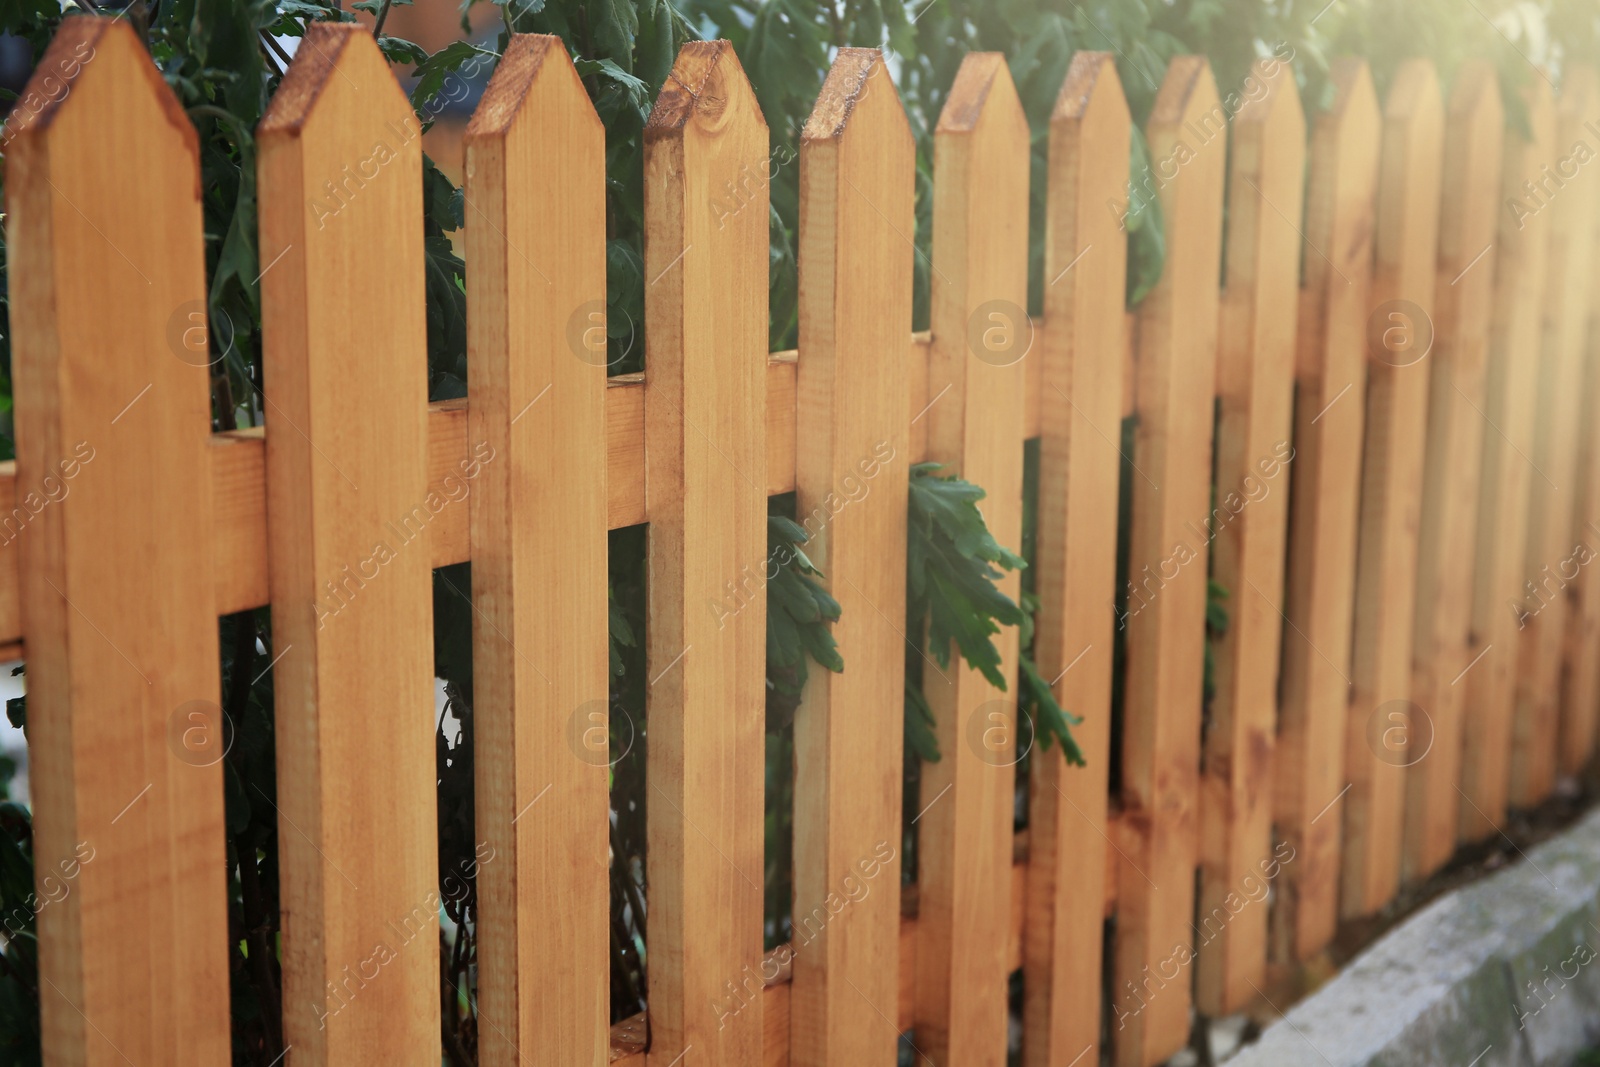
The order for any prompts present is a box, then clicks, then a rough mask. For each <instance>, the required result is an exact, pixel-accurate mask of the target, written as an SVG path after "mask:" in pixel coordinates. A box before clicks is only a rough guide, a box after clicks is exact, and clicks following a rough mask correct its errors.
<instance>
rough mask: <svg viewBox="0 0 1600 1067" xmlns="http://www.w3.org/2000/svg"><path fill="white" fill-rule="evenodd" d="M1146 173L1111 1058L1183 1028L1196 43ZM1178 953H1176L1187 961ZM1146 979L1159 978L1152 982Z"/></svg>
mask: <svg viewBox="0 0 1600 1067" xmlns="http://www.w3.org/2000/svg"><path fill="white" fill-rule="evenodd" d="M1146 137H1147V139H1148V141H1149V143H1150V158H1151V159H1152V160H1154V161H1155V167H1156V172H1157V173H1158V174H1160V175H1161V176H1162V177H1163V178H1166V179H1167V180H1166V181H1165V183H1164V184H1161V185H1160V195H1161V208H1162V215H1163V225H1164V228H1165V232H1166V239H1167V260H1166V264H1165V266H1164V267H1163V268H1162V272H1161V280H1160V282H1159V283H1157V285H1156V287H1155V288H1154V289H1152V290H1151V291H1150V295H1149V296H1148V297H1146V298H1145V302H1144V304H1143V305H1142V306H1141V307H1140V311H1139V359H1138V371H1137V373H1138V393H1139V402H1138V404H1139V406H1138V414H1137V418H1138V429H1137V431H1136V434H1135V437H1134V451H1133V456H1132V462H1133V463H1134V465H1135V466H1136V467H1137V469H1138V471H1139V472H1140V475H1139V476H1138V477H1135V478H1134V479H1133V520H1132V527H1133V528H1132V533H1131V534H1130V543H1131V547H1130V549H1129V552H1130V555H1129V586H1130V593H1129V597H1130V599H1129V610H1128V612H1127V614H1126V615H1125V616H1124V617H1123V618H1122V619H1121V620H1120V623H1121V624H1122V625H1125V626H1126V627H1127V634H1128V636H1127V649H1128V654H1127V677H1126V679H1125V683H1124V684H1125V688H1124V693H1125V694H1126V697H1125V704H1124V711H1123V717H1124V728H1123V729H1124V733H1123V751H1122V767H1123V770H1122V781H1123V812H1124V819H1125V828H1126V829H1128V830H1129V831H1130V833H1129V840H1130V843H1131V851H1130V852H1129V853H1128V856H1127V859H1125V860H1124V861H1123V863H1122V864H1121V871H1120V873H1119V877H1118V881H1119V883H1120V896H1119V899H1118V906H1117V947H1116V961H1115V964H1114V968H1113V977H1112V988H1113V989H1114V990H1116V991H1117V993H1116V995H1115V997H1114V998H1113V1000H1112V1013H1113V1017H1114V1019H1115V1020H1116V1022H1117V1039H1116V1049H1115V1057H1114V1062H1115V1063H1117V1064H1118V1065H1120V1067H1150V1065H1152V1064H1156V1063H1160V1062H1161V1061H1162V1060H1165V1059H1166V1058H1167V1057H1168V1056H1170V1055H1172V1054H1173V1053H1174V1052H1176V1051H1177V1050H1178V1049H1180V1048H1182V1047H1183V1046H1184V1044H1185V1043H1186V1042H1187V1040H1188V1035H1189V1007H1190V984H1191V981H1192V974H1191V973H1190V972H1188V971H1187V969H1186V968H1185V969H1184V973H1183V974H1182V975H1180V976H1179V977H1178V978H1177V979H1176V980H1171V979H1169V977H1168V975H1167V971H1168V970H1170V969H1171V967H1172V965H1173V955H1174V953H1180V954H1189V953H1191V945H1192V941H1191V936H1190V935H1191V934H1192V933H1193V927H1192V925H1191V923H1190V920H1191V918H1192V917H1193V913H1194V895H1195V876H1194V869H1195V866H1196V862H1197V850H1198V843H1199V830H1200V812H1199V806H1200V805H1199V788H1200V782H1199V766H1200V699H1201V686H1202V674H1203V665H1204V651H1205V646H1204V635H1205V610H1206V560H1207V555H1208V551H1209V546H1208V545H1207V543H1206V539H1205V536H1204V534H1200V535H1199V536H1197V535H1196V533H1195V530H1194V528H1193V527H1192V526H1191V524H1192V523H1194V522H1195V521H1196V519H1203V518H1204V516H1206V515H1207V514H1208V513H1209V512H1210V510H1211V503H1210V498H1211V492H1210V490H1211V443H1212V442H1211V435H1212V423H1213V402H1212V398H1213V396H1214V395H1215V390H1216V363H1217V314H1218V311H1217V308H1218V299H1219V298H1218V291H1217V275H1218V272H1219V269H1220V266H1221V260H1222V195H1223V170H1224V164H1225V163H1226V160H1227V151H1228V141H1227V120H1226V116H1225V115H1224V113H1223V111H1222V107H1221V104H1220V103H1219V102H1218V99H1217V87H1216V82H1215V81H1214V80H1213V79H1212V76H1211V67H1210V65H1209V64H1208V63H1207V62H1206V60H1205V58H1204V57H1203V56H1178V57H1176V58H1174V59H1173V60H1172V62H1171V63H1170V64H1169V65H1168V67H1167V73H1166V76H1165V77H1164V78H1163V79H1162V82H1161V89H1160V91H1159V92H1158V93H1157V95H1156V103H1155V107H1154V108H1153V109H1152V111H1151V113H1150V120H1149V122H1148V124H1147V126H1146ZM1187 962H1188V959H1187V957H1186V958H1185V959H1184V963H1187ZM1151 983H1158V984H1159V988H1152V986H1151Z"/></svg>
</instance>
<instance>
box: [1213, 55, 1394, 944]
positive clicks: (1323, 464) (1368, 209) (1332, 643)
mask: <svg viewBox="0 0 1600 1067" xmlns="http://www.w3.org/2000/svg"><path fill="white" fill-rule="evenodd" d="M1329 79H1330V81H1331V83H1332V84H1333V87H1334V99H1333V104H1332V106H1331V107H1330V108H1329V109H1328V110H1327V111H1324V112H1322V113H1321V114H1319V115H1318V116H1317V118H1316V121H1315V124H1314V126H1313V128H1312V134H1311V153H1310V180H1309V182H1308V185H1307V189H1306V222H1305V240H1306V251H1305V253H1304V260H1303V262H1304V270H1305V281H1304V284H1303V287H1302V289H1301V294H1300V326H1299V340H1298V342H1297V348H1296V352H1297V354H1296V364H1297V365H1296V372H1295V379H1296V380H1295V428H1294V441H1293V445H1294V450H1295V459H1294V494H1293V495H1294V499H1293V500H1292V501H1290V514H1289V559H1288V570H1287V577H1286V586H1287V588H1286V590H1285V599H1284V607H1283V613H1284V618H1285V621H1286V625H1287V629H1286V630H1285V631H1284V640H1283V667H1282V670H1283V682H1282V688H1281V700H1282V705H1281V707H1280V711H1279V721H1278V751H1277V758H1276V761H1275V764H1276V765H1275V775H1274V780H1275V786H1276V788H1275V792H1276V794H1277V799H1276V806H1277V822H1278V834H1279V836H1280V837H1281V838H1282V839H1283V841H1284V842H1285V843H1287V845H1288V847H1289V848H1291V849H1293V850H1294V857H1295V858H1294V862H1293V863H1291V864H1289V865H1288V869H1287V872H1286V873H1287V874H1288V878H1287V879H1285V880H1284V881H1283V882H1280V883H1279V888H1280V889H1282V890H1283V892H1282V893H1281V895H1280V897H1279V900H1278V909H1277V912H1276V914H1277V922H1278V924H1279V926H1278V931H1277V933H1276V934H1275V935H1274V941H1275V942H1276V944H1277V945H1278V946H1280V948H1279V952H1280V953H1281V955H1284V956H1291V957H1293V958H1295V959H1305V958H1307V957H1309V956H1311V955H1312V954H1314V953H1316V952H1318V951H1319V950H1321V949H1322V948H1323V947H1324V946H1326V945H1327V944H1328V942H1329V941H1330V940H1331V939H1332V938H1333V933H1334V929H1335V927H1336V926H1337V924H1338V919H1339V912H1338V872H1339V851H1340V849H1339V846H1340V823H1341V821H1342V817H1343V812H1342V810H1341V809H1340V807H1339V804H1340V800H1341V798H1342V796H1343V794H1344V788H1345V768H1344V739H1345V723H1346V717H1347V714H1348V707H1349V701H1350V626H1351V609H1352V606H1353V604H1354V589H1355V563H1356V512H1357V492H1358V489H1359V487H1360V477H1361V434H1362V422H1363V419H1364V416H1365V404H1364V403H1363V398H1364V396H1365V393H1366V359H1367V356H1366V337H1365V331H1366V320H1367V315H1368V312H1369V310H1370V309H1369V306H1368V303H1367V294H1368V289H1369V286H1370V284H1371V278H1372V229H1373V196H1374V192H1375V189H1376V185H1377V175H1378V137H1379V125H1378V123H1379V119H1378V103H1377V97H1376V95H1375V94H1374V92H1373V89H1372V76H1371V74H1370V73H1369V72H1368V70H1367V66H1366V64H1365V63H1364V62H1362V61H1360V60H1354V59H1341V60H1336V61H1335V62H1334V63H1333V65H1332V67H1331V69H1330V70H1329ZM1248 592H1249V594H1250V595H1252V596H1258V595H1260V594H1258V593H1256V592H1255V590H1249V591H1248ZM1241 595H1242V594H1241Z"/></svg>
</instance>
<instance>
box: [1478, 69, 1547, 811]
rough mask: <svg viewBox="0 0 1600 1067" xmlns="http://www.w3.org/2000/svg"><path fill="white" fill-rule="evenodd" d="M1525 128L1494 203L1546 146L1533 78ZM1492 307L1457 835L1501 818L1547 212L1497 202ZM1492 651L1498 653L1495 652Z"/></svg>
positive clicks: (1517, 186)
mask: <svg viewBox="0 0 1600 1067" xmlns="http://www.w3.org/2000/svg"><path fill="white" fill-rule="evenodd" d="M1523 101H1524V104H1525V106H1526V108H1527V113H1528V131H1529V132H1528V133H1527V134H1523V133H1521V132H1519V131H1518V129H1517V127H1516V126H1515V125H1512V126H1511V127H1509V128H1508V130H1507V131H1506V138H1505V142H1504V149H1503V153H1502V157H1501V168H1500V189H1499V202H1500V203H1502V204H1505V203H1506V202H1508V201H1509V200H1511V199H1512V198H1515V197H1517V196H1519V195H1521V191H1520V190H1521V185H1522V183H1523V181H1524V180H1525V179H1526V178H1527V176H1529V175H1532V174H1537V173H1538V172H1539V168H1540V167H1541V166H1543V165H1544V164H1545V163H1546V162H1547V161H1548V160H1549V159H1550V158H1551V156H1550V153H1551V152H1552V151H1553V150H1554V147H1555V143H1556V140H1555V137H1556V131H1555V104H1554V101H1553V100H1552V98H1551V94H1550V87H1549V85H1548V84H1547V83H1546V82H1545V81H1544V80H1543V79H1542V78H1535V79H1533V80H1532V81H1531V82H1530V83H1529V85H1528V87H1527V88H1526V89H1524V90H1523ZM1496 217H1497V219H1498V220H1499V232H1498V234H1497V236H1496V238H1495V257H1496V258H1495V280H1494V312H1493V315H1492V317H1491V320H1490V332H1489V358H1488V369H1487V372H1486V377H1485V382H1484V409H1483V414H1484V418H1485V420H1486V421H1487V422H1488V423H1489V425H1490V426H1491V427H1494V428H1495V429H1496V431H1497V432H1495V433H1485V434H1484V437H1483V472H1482V475H1481V479H1480V483H1479V487H1478V492H1479V498H1478V537H1477V551H1476V553H1475V556H1476V563H1475V568H1474V580H1473V592H1472V634H1473V644H1472V647H1471V649H1469V651H1470V652H1471V654H1472V656H1473V658H1474V659H1476V658H1478V657H1482V662H1481V663H1480V664H1479V665H1478V666H1477V667H1474V668H1473V669H1472V671H1470V672H1469V673H1468V674H1467V677H1466V678H1465V679H1463V683H1462V684H1464V685H1465V686H1466V687H1467V692H1466V706H1465V708H1464V710H1463V720H1464V733H1463V737H1462V750H1461V755H1462V759H1461V798H1460V799H1461V812H1460V814H1461V819H1460V834H1461V838H1462V839H1463V840H1465V841H1476V840H1479V839H1481V838H1483V837H1485V836H1487V835H1488V834H1491V833H1493V832H1494V830H1495V829H1496V828H1497V827H1499V826H1500V825H1501V824H1502V823H1503V822H1504V821H1505V815H1506V805H1507V803H1508V800H1509V792H1510V773H1511V746H1512V733H1513V723H1514V720H1515V710H1516V708H1515V704H1516V685H1517V680H1516V676H1517V666H1518V648H1519V642H1520V638H1521V635H1520V633H1519V627H1518V625H1517V616H1516V614H1515V613H1514V612H1512V611H1511V610H1509V609H1508V602H1509V601H1510V600H1511V598H1512V597H1514V596H1515V595H1516V593H1517V592H1518V591H1520V589H1521V583H1522V581H1523V569H1524V562H1525V555H1526V550H1527V544H1528V503H1529V500H1530V493H1531V492H1532V483H1533V480H1534V479H1536V478H1537V477H1538V475H1537V474H1536V473H1535V471H1534V469H1533V467H1532V464H1531V461H1530V458H1529V457H1531V456H1532V455H1533V435H1534V419H1535V414H1534V404H1535V401H1536V399H1537V395H1538V379H1539V366H1540V359H1539V330H1540V322H1541V308H1542V307H1543V303H1544V295H1543V294H1544V286H1545V266H1546V263H1547V255H1546V253H1547V250H1548V247H1549V243H1550V241H1549V225H1550V218H1551V216H1550V214H1549V213H1546V212H1541V213H1536V214H1534V215H1532V216H1531V217H1529V218H1526V219H1522V218H1518V217H1517V215H1516V213H1515V212H1513V211H1511V210H1510V209H1509V207H1507V208H1504V209H1497V211H1496ZM1497 648H1498V651H1496V649H1497Z"/></svg>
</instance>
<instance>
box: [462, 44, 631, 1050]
mask: <svg viewBox="0 0 1600 1067" xmlns="http://www.w3.org/2000/svg"><path fill="white" fill-rule="evenodd" d="M465 144H466V165H467V166H466V174H467V176H466V189H465V194H466V204H467V211H466V230H467V259H468V260H469V261H470V262H471V263H472V264H473V267H474V269H473V270H472V271H471V273H469V274H468V276H467V300H468V302H469V304H470V305H471V307H472V316H471V317H470V318H469V319H468V320H467V329H468V334H467V359H468V370H469V375H468V379H467V380H468V388H469V390H470V394H469V395H470V401H471V406H470V407H469V409H468V440H469V441H470V442H472V444H471V447H470V450H469V455H468V456H467V458H466V459H465V460H463V464H464V467H463V468H462V470H461V471H460V472H459V473H458V474H457V479H458V480H460V483H461V484H464V483H465V479H467V478H469V477H470V476H471V475H472V473H473V472H474V471H476V472H477V473H476V479H475V482H474V483H473V484H472V487H471V497H470V503H471V508H470V514H471V526H472V533H471V540H472V598H473V605H474V607H475V608H476V610H477V617H476V618H475V620H474V625H473V631H472V641H473V713H474V716H475V719H474V722H475V743H476V745H477V759H476V762H475V768H476V772H475V773H476V800H477V804H476V813H477V814H476V818H477V830H476V833H477V839H478V844H477V848H476V850H475V851H476V856H475V858H476V859H477V861H478V863H477V875H478V906H479V909H480V910H479V916H480V917H479V922H478V974H479V998H480V1008H481V1019H482V1024H483V1025H482V1028H481V1029H480V1031H479V1062H480V1063H483V1064H485V1065H486V1067H488V1065H500V1067H512V1065H515V1064H519V1063H529V1064H532V1063H550V1064H572V1065H574V1067H578V1065H588V1067H600V1065H601V1064H604V1063H605V1062H606V1061H607V1057H608V1055H609V1053H610V1033H609V1030H610V1022H611V1013H610V1008H609V996H610V967H609V964H610V919H609V915H610V909H609V902H610V881H609V878H608V870H609V866H610V864H609V852H608V849H609V844H608V836H607V826H608V823H607V817H608V816H607V811H608V800H609V797H608V793H609V780H608V779H609V771H610V762H611V745H610V736H609V730H608V722H609V713H610V704H609V700H608V697H607V682H608V678H607V655H608V653H607V642H606V626H607V610H606V602H607V601H606V597H607V577H608V572H607V568H606V543H607V542H606V449H605V443H606V442H605V434H606V421H605V397H606V368H605V364H606V350H605V329H604V325H605V307H606V296H605V294H606V271H605V215H606V212H605V131H604V128H603V127H602V126H601V125H600V120H599V117H598V116H597V115H596V114H595V113H594V108H593V107H592V106H591V105H590V103H589V99H588V95H587V93H586V92H585V91H584V87H583V83H582V82H581V81H579V80H578V74H577V71H576V70H575V69H574V68H573V66H572V60H571V59H570V58H569V57H568V56H567V51H566V48H565V47H564V46H563V45H562V43H561V39H560V38H559V37H553V36H546V35H532V34H527V35H524V34H518V35H515V36H513V37H512V38H511V41H510V43H509V44H508V45H507V47H506V50H505V55H504V57H503V58H502V59H501V61H500V63H499V65H498V66H497V67H496V68H495V73H494V77H493V78H492V79H491V80H490V82H489V85H488V88H487V89H485V91H484V95H483V99H482V100H481V101H480V103H479V104H478V108H477V111H476V112H475V113H474V115H473V117H472V122H471V123H470V124H469V125H468V127H467V132H466V137H465ZM618 732H619V734H620V735H621V736H623V737H626V738H629V739H630V740H631V739H632V728H631V727H630V726H623V727H620V728H619V731H618ZM457 873H458V874H462V873H465V872H457Z"/></svg>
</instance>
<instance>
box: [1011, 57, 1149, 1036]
mask: <svg viewBox="0 0 1600 1067" xmlns="http://www.w3.org/2000/svg"><path fill="white" fill-rule="evenodd" d="M1130 136H1131V130H1130V126H1129V118H1128V104H1127V101H1126V100H1125V99H1124V97H1123V95H1122V84H1121V82H1120V81H1118V79H1117V69H1116V61H1115V57H1114V56H1113V55H1111V54H1110V53H1106V52H1079V53H1078V54H1077V55H1075V56H1073V58H1072V65H1071V66H1070V67H1069V68H1068V70H1067V78H1066V82H1065V83H1064V84H1063V85H1062V87H1061V93H1060V95H1059V96H1057V98H1056V105H1055V111H1054V113H1053V114H1052V115H1051V120H1050V166H1049V172H1048V173H1049V188H1048V193H1047V196H1048V207H1047V209H1046V210H1047V211H1048V212H1049V220H1050V221H1049V223H1048V226H1047V230H1046V232H1047V234H1048V237H1047V239H1046V244H1045V277H1046V281H1047V283H1048V284H1047V285H1046V286H1045V297H1044V298H1045V308H1046V317H1047V318H1048V319H1049V320H1050V321H1052V322H1055V323H1056V324H1058V325H1057V328H1056V329H1053V330H1050V331H1048V332H1047V333H1046V334H1045V335H1044V337H1043V338H1042V340H1043V342H1044V344H1043V349H1042V351H1041V353H1040V357H1042V358H1040V357H1035V359H1033V360H1031V361H1030V362H1032V363H1038V364H1040V365H1042V366H1043V368H1044V372H1043V379H1042V386H1041V388H1040V390H1039V393H1040V394H1041V395H1040V401H1039V402H1040V405H1041V418H1040V425H1041V431H1042V432H1041V434H1040V441H1039V505H1038V512H1037V520H1036V522H1037V528H1038V540H1037V546H1038V547H1037V553H1038V558H1037V564H1038V568H1039V570H1038V579H1037V584H1036V585H1035V589H1036V590H1037V592H1038V594H1039V600H1040V606H1039V615H1038V621H1037V625H1038V629H1037V630H1036V631H1035V636H1034V651H1035V654H1036V656H1037V659H1038V664H1039V670H1040V671H1041V672H1042V674H1043V676H1044V677H1046V678H1050V679H1053V680H1054V683H1055V693H1056V699H1057V700H1058V701H1059V702H1060V703H1061V706H1062V707H1064V708H1066V709H1068V710H1069V711H1071V712H1072V713H1073V714H1074V715H1077V716H1079V717H1080V718H1081V719H1082V720H1083V722H1082V723H1081V724H1080V725H1078V726H1076V727H1074V728H1073V737H1074V739H1075V740H1076V741H1077V742H1078V746H1079V747H1080V748H1081V749H1082V750H1083V753H1084V759H1085V762H1086V764H1087V766H1084V767H1068V766H1067V763H1066V760H1065V759H1064V758H1063V756H1062V754H1061V751H1060V749H1059V748H1052V749H1051V750H1050V751H1049V752H1036V753H1035V754H1034V757H1033V761H1032V765H1033V778H1032V781H1031V782H1030V783H1029V787H1030V794H1029V803H1028V827H1029V832H1030V848H1029V853H1028V859H1029V864H1028V894H1027V901H1028V908H1029V910H1028V922H1027V927H1026V931H1025V940H1024V943H1023V955H1024V959H1023V968H1024V971H1023V991H1024V1000H1023V1030H1024V1032H1025V1033H1026V1034H1027V1035H1028V1039H1027V1041H1025V1042H1024V1043H1023V1058H1024V1062H1025V1063H1026V1064H1028V1067H1066V1065H1067V1064H1070V1063H1072V1062H1073V1060H1074V1059H1075V1058H1076V1057H1079V1056H1083V1055H1084V1054H1085V1053H1086V1052H1088V1053H1089V1056H1088V1058H1089V1059H1091V1060H1093V1059H1094V1058H1095V1056H1094V1053H1093V1052H1091V1051H1090V1050H1092V1049H1093V1048H1094V1047H1095V1046H1097V1045H1098V1044H1099V1042H1100V976H1101V964H1100V961H1101V953H1102V950H1103V945H1102V943H1101V942H1102V940H1103V938H1102V932H1103V929H1104V916H1103V914H1102V908H1101V907H1100V906H1099V903H1100V900H1101V899H1102V897H1103V896H1104V886H1105V884H1106V882H1107V877H1106V867H1107V865H1106V852H1107V849H1106V846H1105V824H1106V805H1107V801H1108V796H1107V780H1108V778H1109V768H1110V763H1111V662H1112V659H1111V649H1112V640H1113V638H1112V613H1111V612H1109V611H1104V610H1099V609H1086V608H1085V605H1108V604H1111V603H1113V602H1114V598H1115V595H1116V552H1117V492H1118V487H1117V479H1118V476H1119V473H1120V470H1121V458H1120V456H1119V455H1118V451H1117V446H1116V445H1115V443H1114V442H1116V441H1117V440H1118V438H1119V433H1120V422H1121V415H1122V412H1121V407H1122V362H1123V361H1122V358H1121V357H1122V350H1123V347H1124V340H1123V331H1124V327H1125V324H1126V319H1125V317H1124V314H1123V301H1122V298H1123V287H1124V284H1125V283H1124V278H1125V274H1126V261H1127V239H1126V237H1125V236H1124V234H1123V233H1122V230H1121V226H1120V225H1119V223H1118V221H1117V219H1116V217H1115V216H1114V215H1113V214H1112V213H1111V212H1108V211H1106V210H1105V205H1106V203H1107V202H1108V201H1110V202H1114V201H1116V200H1117V199H1118V198H1119V197H1122V196H1124V195H1126V187H1127V183H1128V167H1127V158H1128V141H1129V138H1130ZM1080 256H1081V257H1082V259H1080V258H1079V257H1080Z"/></svg>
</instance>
